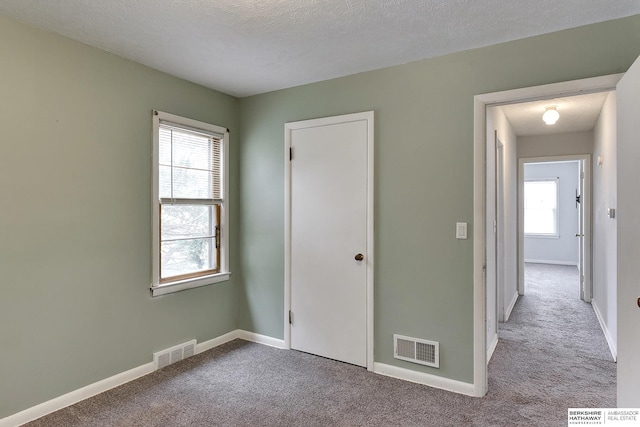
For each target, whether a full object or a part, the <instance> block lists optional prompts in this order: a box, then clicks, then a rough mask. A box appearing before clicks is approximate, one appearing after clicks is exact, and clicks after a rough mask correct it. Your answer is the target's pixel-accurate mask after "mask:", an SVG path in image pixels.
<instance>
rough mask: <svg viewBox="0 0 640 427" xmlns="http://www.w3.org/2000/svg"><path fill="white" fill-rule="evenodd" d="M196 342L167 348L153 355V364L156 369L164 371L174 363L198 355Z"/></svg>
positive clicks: (192, 341)
mask: <svg viewBox="0 0 640 427" xmlns="http://www.w3.org/2000/svg"><path fill="white" fill-rule="evenodd" d="M197 343H198V342H197V341H196V340H191V341H188V342H185V343H183V344H180V345H176V346H173V347H171V348H166V349H164V350H161V351H158V352H157V353H153V364H154V365H155V366H156V369H162V368H164V367H165V366H168V365H171V364H172V363H176V362H179V361H180V360H182V359H186V358H187V357H190V356H193V355H194V354H196V344H197Z"/></svg>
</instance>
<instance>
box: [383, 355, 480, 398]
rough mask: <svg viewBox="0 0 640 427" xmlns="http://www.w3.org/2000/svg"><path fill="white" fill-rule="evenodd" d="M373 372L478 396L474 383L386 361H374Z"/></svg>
mask: <svg viewBox="0 0 640 427" xmlns="http://www.w3.org/2000/svg"><path fill="white" fill-rule="evenodd" d="M373 372H375V373H376V374H380V375H385V376H387V377H393V378H398V379H401V380H405V381H411V382H413V383H418V384H424V385H427V386H429V387H434V388H438V389H441V390H446V391H452V392H454V393H459V394H464V395H466V396H476V391H475V387H474V385H473V384H470V383H465V382H462V381H457V380H452V379H450V378H444V377H439V376H437V375H431V374H427V373H424V372H417V371H412V370H410V369H405V368H399V367H397V366H392V365H387V364H386V363H377V362H376V363H374V364H373Z"/></svg>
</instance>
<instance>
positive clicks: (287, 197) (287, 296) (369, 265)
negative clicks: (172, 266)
mask: <svg viewBox="0 0 640 427" xmlns="http://www.w3.org/2000/svg"><path fill="white" fill-rule="evenodd" d="M373 118H374V112H373V111H366V112H362V113H353V114H346V115H341V116H333V117H323V118H319V119H311V120H303V121H298V122H289V123H285V125H284V154H285V158H284V164H285V166H284V171H285V174H284V175H285V176H284V205H285V206H284V319H283V320H284V347H285V349H291V325H290V324H289V310H291V161H290V150H291V131H293V130H295V129H304V128H308V127H316V126H328V125H334V124H340V123H348V122H354V121H361V120H366V121H367V242H366V248H365V251H366V253H365V254H364V255H365V260H366V269H367V285H366V286H367V291H366V293H367V301H366V306H367V337H366V339H367V370H369V371H373V357H374V354H373V349H374V345H373V341H374V334H373V325H374V321H373V284H374V280H373V274H374V242H373V238H374V235H373V231H374V221H373V197H374V191H373V185H374V174H373V160H374V145H373V141H374V138H373V131H374V126H373Z"/></svg>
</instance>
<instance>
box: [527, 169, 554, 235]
mask: <svg viewBox="0 0 640 427" xmlns="http://www.w3.org/2000/svg"><path fill="white" fill-rule="evenodd" d="M541 181H551V182H555V183H556V214H555V223H556V232H555V233H527V232H525V233H524V237H527V238H529V237H531V238H534V239H559V238H560V178H558V177H555V176H554V177H552V178H529V179H525V180H524V182H525V183H527V182H541Z"/></svg>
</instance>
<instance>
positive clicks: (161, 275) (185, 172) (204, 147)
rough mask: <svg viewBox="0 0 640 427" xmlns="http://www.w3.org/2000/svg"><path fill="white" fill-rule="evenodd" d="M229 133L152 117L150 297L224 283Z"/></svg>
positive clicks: (185, 121) (178, 119) (172, 117)
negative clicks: (151, 266) (151, 254)
mask: <svg viewBox="0 0 640 427" xmlns="http://www.w3.org/2000/svg"><path fill="white" fill-rule="evenodd" d="M228 140H229V133H228V131H227V129H224V128H221V127H219V126H214V125H210V124H207V123H203V122H199V121H196V120H191V119H186V118H184V117H179V116H175V115H172V114H168V113H162V112H159V111H154V115H153V197H152V200H153V263H152V264H153V272H152V284H151V291H152V294H153V295H154V296H157V295H163V294H166V293H170V292H176V291H180V290H183V289H189V288H193V287H197V286H203V285H208V284H211V283H216V282H220V281H222V280H228V278H229V271H228V264H227V259H228V257H227V253H228V251H227V247H228V241H227V236H228V232H227V227H226V224H227V221H226V213H227V206H226V195H227V176H226V170H227V167H226V161H227V144H228Z"/></svg>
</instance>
